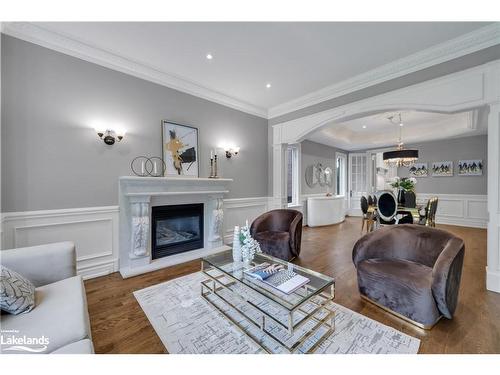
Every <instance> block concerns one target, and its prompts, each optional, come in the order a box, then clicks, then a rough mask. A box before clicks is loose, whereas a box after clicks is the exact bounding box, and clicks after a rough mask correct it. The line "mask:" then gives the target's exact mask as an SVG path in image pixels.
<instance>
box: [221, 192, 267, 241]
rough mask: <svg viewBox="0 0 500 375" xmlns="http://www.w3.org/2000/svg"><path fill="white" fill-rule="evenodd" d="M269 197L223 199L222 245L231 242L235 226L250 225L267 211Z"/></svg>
mask: <svg viewBox="0 0 500 375" xmlns="http://www.w3.org/2000/svg"><path fill="white" fill-rule="evenodd" d="M268 207H269V197H257V198H233V199H224V243H225V244H229V243H232V242H233V232H234V227H235V225H239V226H242V225H245V221H246V220H248V223H249V224H251V223H252V221H253V220H254V219H255V218H257V217H258V216H259V215H261V214H263V213H264V212H266V211H268V210H269V208H268Z"/></svg>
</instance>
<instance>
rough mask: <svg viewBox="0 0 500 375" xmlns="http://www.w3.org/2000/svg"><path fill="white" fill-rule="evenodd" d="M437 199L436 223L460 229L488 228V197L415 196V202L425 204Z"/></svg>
mask: <svg viewBox="0 0 500 375" xmlns="http://www.w3.org/2000/svg"><path fill="white" fill-rule="evenodd" d="M431 197H438V209H437V213H436V223H438V224H450V225H459V226H462V227H474V228H486V227H487V226H488V207H487V206H488V205H487V202H488V196H487V195H473V194H417V202H418V203H421V204H425V202H427V200H428V199H430V198H431Z"/></svg>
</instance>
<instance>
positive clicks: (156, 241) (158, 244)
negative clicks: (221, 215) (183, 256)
mask: <svg viewBox="0 0 500 375" xmlns="http://www.w3.org/2000/svg"><path fill="white" fill-rule="evenodd" d="M151 216H152V228H151V229H152V230H151V236H152V241H151V251H152V253H151V256H152V259H158V258H162V257H166V256H169V255H174V254H179V253H183V252H186V251H190V250H196V249H201V248H203V204H202V203H200V204H180V205H170V206H156V207H152V210H151Z"/></svg>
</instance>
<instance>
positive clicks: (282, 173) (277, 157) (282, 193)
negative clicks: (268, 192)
mask: <svg viewBox="0 0 500 375" xmlns="http://www.w3.org/2000/svg"><path fill="white" fill-rule="evenodd" d="M286 149H287V145H286V144H282V143H279V144H273V207H272V208H286V207H287V197H286V165H287V160H286Z"/></svg>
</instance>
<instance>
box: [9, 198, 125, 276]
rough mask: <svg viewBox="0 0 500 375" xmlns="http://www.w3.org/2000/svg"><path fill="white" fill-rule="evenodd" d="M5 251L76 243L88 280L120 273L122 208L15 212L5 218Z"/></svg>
mask: <svg viewBox="0 0 500 375" xmlns="http://www.w3.org/2000/svg"><path fill="white" fill-rule="evenodd" d="M2 218H3V225H4V238H3V247H2V248H3V249H10V248H17V247H26V246H36V245H42V244H46V243H51V242H60V241H72V242H74V243H75V245H76V252H77V255H76V256H77V271H78V273H79V274H81V275H82V276H83V277H84V278H85V279H88V278H92V277H97V276H102V275H106V274H108V273H112V272H115V271H117V270H118V207H117V206H109V207H89V208H75V209H61V210H44V211H30V212H12V213H4V214H3V215H2Z"/></svg>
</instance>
